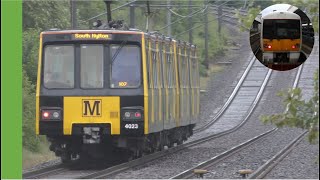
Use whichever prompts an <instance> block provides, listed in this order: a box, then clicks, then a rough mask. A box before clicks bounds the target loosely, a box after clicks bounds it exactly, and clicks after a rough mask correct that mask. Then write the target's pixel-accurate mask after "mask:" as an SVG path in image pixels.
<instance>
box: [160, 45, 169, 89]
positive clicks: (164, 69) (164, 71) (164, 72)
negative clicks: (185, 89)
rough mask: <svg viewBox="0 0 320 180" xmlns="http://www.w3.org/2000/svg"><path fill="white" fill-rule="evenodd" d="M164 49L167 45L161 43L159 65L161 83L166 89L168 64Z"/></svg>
mask: <svg viewBox="0 0 320 180" xmlns="http://www.w3.org/2000/svg"><path fill="white" fill-rule="evenodd" d="M166 49H167V45H166V43H165V42H163V43H162V51H161V54H162V59H161V64H162V81H163V87H164V88H167V87H168V75H167V74H168V63H167V54H166Z"/></svg>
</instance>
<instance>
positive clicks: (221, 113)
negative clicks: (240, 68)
mask: <svg viewBox="0 0 320 180" xmlns="http://www.w3.org/2000/svg"><path fill="white" fill-rule="evenodd" d="M254 63H255V57H254V56H252V57H251V61H250V62H249V65H248V66H247V68H246V69H245V71H244V73H243V74H242V76H241V78H240V79H239V81H238V83H237V85H236V86H235V88H234V90H233V92H232V93H231V95H230V96H229V98H228V100H227V101H226V103H225V104H224V105H223V106H222V107H221V109H220V110H219V111H218V112H217V113H216V114H215V116H214V117H213V118H212V120H211V121H210V122H208V123H207V124H205V125H203V126H202V127H199V128H196V129H194V133H195V134H196V133H199V132H202V131H204V130H206V129H208V128H209V127H211V126H212V125H213V124H214V123H215V122H216V121H217V120H218V119H219V118H220V117H221V116H222V115H223V113H224V112H225V111H226V110H227V108H228V107H229V106H230V104H231V103H232V101H233V100H234V99H235V97H236V95H237V94H238V92H239V91H240V88H241V86H242V84H243V83H244V81H245V80H246V78H247V77H248V74H249V72H250V69H251V68H252V67H253V64H254Z"/></svg>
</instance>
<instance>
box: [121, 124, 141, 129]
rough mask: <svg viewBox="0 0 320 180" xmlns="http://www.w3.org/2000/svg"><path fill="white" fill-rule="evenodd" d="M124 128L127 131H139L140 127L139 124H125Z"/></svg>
mask: <svg viewBox="0 0 320 180" xmlns="http://www.w3.org/2000/svg"><path fill="white" fill-rule="evenodd" d="M124 128H126V129H138V128H139V125H138V124H125V125H124Z"/></svg>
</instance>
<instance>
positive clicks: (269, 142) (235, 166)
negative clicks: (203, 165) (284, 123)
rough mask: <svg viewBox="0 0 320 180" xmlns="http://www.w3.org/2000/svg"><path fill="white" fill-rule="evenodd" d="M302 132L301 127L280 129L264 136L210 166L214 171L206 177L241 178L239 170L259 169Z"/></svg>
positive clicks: (209, 169) (211, 170) (210, 169)
mask: <svg viewBox="0 0 320 180" xmlns="http://www.w3.org/2000/svg"><path fill="white" fill-rule="evenodd" d="M302 132H303V131H302V130H301V129H287V128H286V129H279V130H278V131H277V132H275V133H274V134H272V135H270V136H267V137H266V138H263V139H262V140H261V141H260V142H258V143H255V144H253V145H252V146H250V147H247V148H245V149H244V150H241V151H240V152H239V153H236V154H235V155H233V156H231V157H229V158H227V159H226V160H223V162H222V163H219V164H218V165H216V166H213V167H210V168H208V169H207V170H208V171H210V172H212V173H210V174H207V175H205V178H209V179H233V178H239V179H240V178H241V175H240V174H239V173H238V171H239V170H241V169H251V170H256V169H258V168H259V167H260V166H262V165H263V164H264V163H265V162H266V161H268V160H269V159H270V158H272V157H273V156H274V155H275V154H277V152H278V151H280V150H281V149H282V148H284V147H285V146H286V145H287V144H289V143H290V142H291V141H292V140H293V139H294V138H295V137H297V136H298V135H300V134H301V133H302Z"/></svg>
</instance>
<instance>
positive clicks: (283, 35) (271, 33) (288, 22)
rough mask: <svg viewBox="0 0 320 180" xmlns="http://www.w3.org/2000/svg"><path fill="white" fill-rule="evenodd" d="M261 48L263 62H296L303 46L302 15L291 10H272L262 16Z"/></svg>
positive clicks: (266, 63)
mask: <svg viewBox="0 0 320 180" xmlns="http://www.w3.org/2000/svg"><path fill="white" fill-rule="evenodd" d="M261 30H262V33H261V40H260V41H261V49H262V51H263V63H264V64H265V65H268V64H282V63H285V64H296V63H297V62H298V59H299V57H300V50H301V46H302V38H301V36H302V30H301V20H300V16H299V15H297V14H295V13H291V12H282V11H280V12H278V11H275V12H272V13H269V14H267V15H265V16H263V17H262V28H261Z"/></svg>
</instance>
